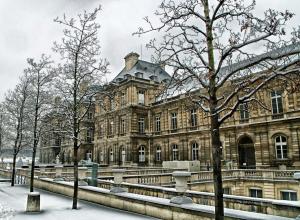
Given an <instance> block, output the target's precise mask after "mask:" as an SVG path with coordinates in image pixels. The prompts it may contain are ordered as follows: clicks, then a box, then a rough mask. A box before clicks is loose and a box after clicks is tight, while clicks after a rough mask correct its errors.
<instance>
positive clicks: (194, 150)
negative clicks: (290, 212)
mask: <svg viewBox="0 0 300 220" xmlns="http://www.w3.org/2000/svg"><path fill="white" fill-rule="evenodd" d="M192 160H199V146H198V144H197V143H196V142H194V143H192Z"/></svg>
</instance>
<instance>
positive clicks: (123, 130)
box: [120, 118, 125, 134]
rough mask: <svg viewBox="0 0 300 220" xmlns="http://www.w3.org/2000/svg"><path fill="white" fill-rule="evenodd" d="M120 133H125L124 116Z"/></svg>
mask: <svg viewBox="0 0 300 220" xmlns="http://www.w3.org/2000/svg"><path fill="white" fill-rule="evenodd" d="M120 133H121V134H125V119H124V118H121V123H120Z"/></svg>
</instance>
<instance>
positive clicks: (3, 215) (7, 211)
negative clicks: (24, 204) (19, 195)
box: [0, 203, 15, 220]
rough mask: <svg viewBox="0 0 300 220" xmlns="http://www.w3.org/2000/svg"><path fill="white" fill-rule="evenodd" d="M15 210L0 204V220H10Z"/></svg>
mask: <svg viewBox="0 0 300 220" xmlns="http://www.w3.org/2000/svg"><path fill="white" fill-rule="evenodd" d="M14 213H15V210H14V209H12V208H10V207H8V206H6V205H3V204H1V203H0V219H1V220H10V219H12V218H13V217H14Z"/></svg>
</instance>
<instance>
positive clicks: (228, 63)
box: [136, 0, 300, 219]
mask: <svg viewBox="0 0 300 220" xmlns="http://www.w3.org/2000/svg"><path fill="white" fill-rule="evenodd" d="M254 9H255V1H254V0H253V1H251V2H250V1H244V0H187V1H173V0H163V1H162V3H161V4H160V6H159V9H158V10H157V11H156V13H155V14H156V16H158V18H159V21H160V24H158V25H154V24H153V22H151V21H150V20H149V18H148V17H146V18H145V20H146V22H147V23H148V25H149V27H148V28H147V29H144V28H140V29H139V31H138V32H137V33H136V34H139V35H140V34H145V33H148V32H152V31H157V32H163V33H164V34H163V35H164V36H163V38H162V40H161V41H157V40H155V39H153V40H151V41H150V43H149V44H148V45H147V46H148V47H149V48H151V49H153V50H154V51H155V53H156V56H157V57H156V58H157V59H159V61H163V62H166V63H167V64H168V65H169V66H172V67H174V70H175V71H174V75H173V79H174V80H173V81H174V84H175V86H176V84H177V86H181V85H183V84H186V83H188V82H191V81H194V82H196V83H194V86H193V88H192V90H193V91H194V92H195V90H197V91H198V92H197V93H194V94H193V101H194V102H196V103H197V104H198V105H199V106H200V107H201V108H202V110H203V111H204V112H206V113H207V114H208V116H209V117H210V135H211V144H212V158H213V177H214V191H215V216H216V219H223V216H224V205H223V192H222V190H223V189H222V175H221V142H220V126H221V125H222V123H223V122H224V121H225V120H226V119H228V118H229V117H231V116H232V115H233V114H234V112H235V111H236V110H237V109H238V107H239V105H240V104H241V103H247V102H250V101H254V102H257V103H259V104H260V105H263V103H261V100H259V99H257V98H256V96H255V94H256V93H257V91H259V90H260V89H263V88H265V87H266V86H267V85H268V84H269V83H271V82H273V81H274V80H276V79H280V80H282V81H285V82H287V81H289V86H291V87H293V88H296V86H295V85H296V84H295V83H296V82H299V66H298V65H297V64H298V63H299V59H298V57H295V56H292V55H296V54H299V52H300V45H299V43H298V40H299V39H298V36H299V31H298V30H294V31H293V32H292V34H291V35H287V33H286V30H285V26H286V23H287V21H288V20H290V19H291V18H292V17H293V14H292V13H291V12H289V11H283V12H279V11H275V10H272V9H269V10H267V11H266V12H265V13H264V16H262V17H259V16H257V15H255V11H254ZM253 48H259V49H253ZM259 71H260V73H259V74H256V73H257V72H259ZM290 79H292V80H293V81H290ZM228 88H230V90H228ZM225 91H226V92H225Z"/></svg>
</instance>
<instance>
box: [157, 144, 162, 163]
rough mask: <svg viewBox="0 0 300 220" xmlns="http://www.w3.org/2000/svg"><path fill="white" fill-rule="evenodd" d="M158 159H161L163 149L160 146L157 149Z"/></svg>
mask: <svg viewBox="0 0 300 220" xmlns="http://www.w3.org/2000/svg"><path fill="white" fill-rule="evenodd" d="M156 161H161V149H160V147H158V148H157V149H156Z"/></svg>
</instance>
